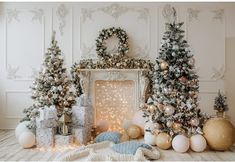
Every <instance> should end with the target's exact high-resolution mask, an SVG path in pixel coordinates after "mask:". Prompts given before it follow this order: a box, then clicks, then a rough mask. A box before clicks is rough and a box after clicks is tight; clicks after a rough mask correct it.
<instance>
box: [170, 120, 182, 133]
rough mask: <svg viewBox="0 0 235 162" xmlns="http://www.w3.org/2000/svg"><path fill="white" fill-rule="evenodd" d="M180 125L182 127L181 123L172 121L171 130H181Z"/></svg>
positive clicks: (176, 131)
mask: <svg viewBox="0 0 235 162" xmlns="http://www.w3.org/2000/svg"><path fill="white" fill-rule="evenodd" d="M181 127H182V124H180V123H177V122H174V123H173V124H172V128H173V131H174V132H175V133H179V132H181V131H182V129H181Z"/></svg>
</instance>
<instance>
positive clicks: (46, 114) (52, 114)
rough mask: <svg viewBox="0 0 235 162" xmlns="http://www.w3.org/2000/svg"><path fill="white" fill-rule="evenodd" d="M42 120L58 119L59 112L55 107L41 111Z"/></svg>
mask: <svg viewBox="0 0 235 162" xmlns="http://www.w3.org/2000/svg"><path fill="white" fill-rule="evenodd" d="M39 116H40V120H47V119H57V110H56V108H55V106H54V105H52V106H50V107H48V106H45V107H43V108H40V109H39Z"/></svg>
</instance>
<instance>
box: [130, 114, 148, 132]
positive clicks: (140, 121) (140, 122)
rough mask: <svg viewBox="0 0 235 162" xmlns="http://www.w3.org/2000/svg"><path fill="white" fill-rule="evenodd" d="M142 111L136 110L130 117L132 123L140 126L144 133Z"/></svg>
mask: <svg viewBox="0 0 235 162" xmlns="http://www.w3.org/2000/svg"><path fill="white" fill-rule="evenodd" d="M143 115H144V113H143V111H137V112H136V113H135V114H134V117H133V119H132V124H135V125H138V126H139V127H140V128H141V132H142V134H144V126H145V118H144V117H143Z"/></svg>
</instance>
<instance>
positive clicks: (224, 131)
mask: <svg viewBox="0 0 235 162" xmlns="http://www.w3.org/2000/svg"><path fill="white" fill-rule="evenodd" d="M203 132H204V137H205V138H206V140H207V143H208V145H209V146H210V148H211V149H213V150H218V151H224V150H227V149H228V148H229V147H231V146H232V145H233V143H234V136H235V130H234V127H233V125H232V124H231V122H230V121H228V120H226V119H224V118H212V119H209V120H208V121H207V122H206V124H205V125H204V127H203Z"/></svg>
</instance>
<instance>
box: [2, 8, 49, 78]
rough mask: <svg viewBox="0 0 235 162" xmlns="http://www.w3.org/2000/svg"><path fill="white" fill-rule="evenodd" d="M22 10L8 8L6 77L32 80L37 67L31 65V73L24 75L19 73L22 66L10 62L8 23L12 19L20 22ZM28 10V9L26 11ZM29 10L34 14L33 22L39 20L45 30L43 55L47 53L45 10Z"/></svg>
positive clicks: (6, 20) (6, 22) (6, 18)
mask: <svg viewBox="0 0 235 162" xmlns="http://www.w3.org/2000/svg"><path fill="white" fill-rule="evenodd" d="M22 12H23V11H22V10H18V9H7V16H6V17H5V31H4V33H5V36H4V37H5V40H4V42H5V46H4V47H5V52H4V53H5V55H4V57H5V71H6V78H7V79H9V80H14V81H32V80H33V79H34V78H32V76H34V73H35V69H37V68H36V67H30V66H29V68H30V69H31V75H29V76H22V75H19V74H17V73H18V71H19V70H20V68H21V67H20V66H18V65H12V64H10V63H9V62H8V50H7V46H8V39H7V36H8V35H7V33H8V24H10V23H11V21H13V19H14V20H16V21H17V22H20V19H19V17H18V15H19V13H22ZM26 12H27V11H26ZM28 12H30V13H31V14H32V19H31V22H33V21H36V20H38V21H39V22H40V23H39V24H40V25H41V26H42V32H43V38H42V40H43V42H42V55H44V53H45V16H44V11H43V10H42V9H38V10H29V11H28ZM9 15H10V22H9Z"/></svg>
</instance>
